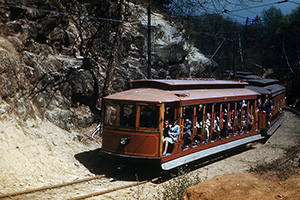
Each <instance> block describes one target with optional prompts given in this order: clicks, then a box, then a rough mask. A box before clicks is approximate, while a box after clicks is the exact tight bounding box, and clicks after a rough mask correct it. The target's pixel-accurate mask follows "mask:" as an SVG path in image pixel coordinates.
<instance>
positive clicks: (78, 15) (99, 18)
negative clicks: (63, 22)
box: [0, 4, 126, 23]
mask: <svg viewBox="0 0 300 200" xmlns="http://www.w3.org/2000/svg"><path fill="white" fill-rule="evenodd" d="M0 5H2V6H7V7H11V8H20V9H26V10H36V11H42V12H46V13H53V14H60V15H73V16H77V17H84V18H90V19H96V20H101V21H112V22H119V23H123V22H126V21H123V20H117V19H108V18H103V17H94V16H90V15H80V14H74V13H66V12H60V11H52V10H44V9H37V8H30V7H26V6H15V5H9V4H0Z"/></svg>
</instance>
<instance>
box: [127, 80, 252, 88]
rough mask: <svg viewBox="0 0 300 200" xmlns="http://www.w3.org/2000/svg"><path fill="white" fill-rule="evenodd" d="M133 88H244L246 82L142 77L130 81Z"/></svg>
mask: <svg viewBox="0 0 300 200" xmlns="http://www.w3.org/2000/svg"><path fill="white" fill-rule="evenodd" d="M130 83H131V84H132V88H157V89H163V90H185V89H218V88H243V87H245V85H248V83H246V82H238V81H230V80H215V79H210V78H196V79H175V80H172V79H141V80H134V81H131V82H130Z"/></svg>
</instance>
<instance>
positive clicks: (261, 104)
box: [257, 98, 263, 112]
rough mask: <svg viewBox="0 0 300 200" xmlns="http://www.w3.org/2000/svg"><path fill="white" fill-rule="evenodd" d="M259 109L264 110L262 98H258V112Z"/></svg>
mask: <svg viewBox="0 0 300 200" xmlns="http://www.w3.org/2000/svg"><path fill="white" fill-rule="evenodd" d="M258 111H263V103H262V101H261V99H260V98H259V99H258V100H257V112H258Z"/></svg>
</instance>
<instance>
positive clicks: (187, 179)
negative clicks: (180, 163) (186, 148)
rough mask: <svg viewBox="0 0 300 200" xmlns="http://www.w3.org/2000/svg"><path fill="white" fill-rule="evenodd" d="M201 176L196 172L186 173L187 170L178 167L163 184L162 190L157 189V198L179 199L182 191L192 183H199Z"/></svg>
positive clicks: (165, 199) (166, 199)
mask: <svg viewBox="0 0 300 200" xmlns="http://www.w3.org/2000/svg"><path fill="white" fill-rule="evenodd" d="M200 182H201V178H200V176H199V175H198V174H188V170H184V169H182V168H181V169H179V172H178V174H177V176H176V175H173V179H171V180H170V181H168V182H166V183H164V184H163V186H162V187H163V188H162V190H160V191H158V198H159V199H164V200H173V199H181V197H182V195H183V193H184V191H185V190H186V189H187V188H188V187H190V186H193V185H196V184H199V183H200Z"/></svg>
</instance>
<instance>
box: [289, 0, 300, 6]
mask: <svg viewBox="0 0 300 200" xmlns="http://www.w3.org/2000/svg"><path fill="white" fill-rule="evenodd" d="M286 1H287V2H290V3H293V4H296V5H300V3H297V2H294V1H288V0H286Z"/></svg>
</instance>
